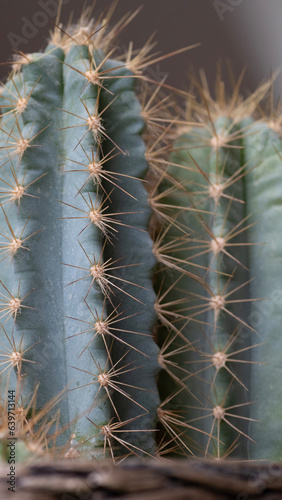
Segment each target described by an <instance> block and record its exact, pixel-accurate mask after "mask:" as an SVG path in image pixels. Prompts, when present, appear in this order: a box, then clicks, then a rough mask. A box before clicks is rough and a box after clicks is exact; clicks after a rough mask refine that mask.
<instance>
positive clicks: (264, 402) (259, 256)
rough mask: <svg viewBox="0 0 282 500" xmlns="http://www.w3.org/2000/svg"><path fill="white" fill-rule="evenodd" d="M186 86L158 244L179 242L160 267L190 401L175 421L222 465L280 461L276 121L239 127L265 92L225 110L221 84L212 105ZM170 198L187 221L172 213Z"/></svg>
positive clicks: (165, 184) (236, 98) (246, 122)
mask: <svg viewBox="0 0 282 500" xmlns="http://www.w3.org/2000/svg"><path fill="white" fill-rule="evenodd" d="M197 86H198V90H199V93H200V97H201V101H202V102H201V105H199V104H198V105H196V107H195V109H194V116H196V117H197V121H198V127H195V126H194V127H191V126H190V127H186V128H185V127H182V129H181V130H179V133H178V137H177V140H176V142H175V144H174V152H173V154H172V157H171V165H170V166H169V168H168V170H167V174H168V176H169V177H170V178H171V179H172V178H173V179H174V183H175V184H176V182H178V184H181V188H182V191H181V190H179V189H178V190H174V191H173V192H171V191H169V183H168V182H167V178H166V180H165V182H163V183H162V187H161V191H162V193H163V195H164V196H165V198H166V203H167V204H169V206H173V205H174V206H175V210H174V214H173V219H174V223H173V224H171V225H170V226H169V227H168V230H167V232H166V244H167V246H168V244H169V241H170V242H171V241H173V242H176V241H177V242H178V243H180V241H181V240H182V243H181V244H178V246H176V245H175V247H174V248H173V251H172V252H171V253H170V258H174V259H175V260H176V259H179V260H178V261H179V267H180V268H181V267H182V268H183V269H182V270H180V274H179V273H178V275H179V278H178V279H179V282H178V285H177V295H175V293H174V290H175V287H174V286H173V283H174V282H175V281H176V279H177V274H176V273H173V274H172V273H171V271H170V272H168V271H167V272H166V275H167V277H166V278H163V287H164V288H165V289H169V287H171V291H170V293H169V296H168V297H167V298H166V300H167V301H168V303H169V304H170V305H169V312H170V314H171V316H172V317H173V313H174V314H175V318H177V319H176V320H175V321H174V323H173V324H174V327H176V324H177V328H178V329H179V330H180V331H181V333H182V334H183V335H184V336H185V338H187V339H188V340H189V341H190V342H193V346H194V348H195V349H194V350H190V351H189V352H188V353H187V357H186V363H187V366H188V367H189V369H190V370H191V374H188V375H187V376H186V384H187V387H188V388H190V389H191V391H192V392H193V395H194V397H196V398H197V400H198V401H194V402H192V403H191V402H190V403H189V407H188V406H187V407H186V409H184V411H185V417H186V420H187V422H188V423H191V424H192V423H194V425H196V423H197V425H198V424H200V423H201V422H202V426H201V428H202V429H203V430H205V431H206V432H207V433H209V436H203V439H202V440H201V441H200V442H201V444H202V447H203V448H204V450H205V453H204V454H205V456H216V457H218V458H220V457H225V456H228V455H229V454H231V453H232V452H233V451H234V450H235V449H236V448H237V451H236V453H237V454H239V456H241V457H245V458H247V457H251V458H254V459H276V460H281V443H280V442H279V440H278V439H277V434H278V432H279V431H278V427H279V423H278V420H277V415H278V413H279V400H280V397H279V394H280V385H279V382H278V380H279V376H278V372H277V370H279V365H280V360H281V354H280V351H279V347H278V346H279V339H278V337H279V324H280V315H281V273H280V272H279V264H278V263H279V262H280V260H281V245H280V243H279V239H280V236H279V235H280V230H279V224H280V223H279V221H280V219H281V216H280V218H279V213H280V211H281V206H280V205H281V203H280V201H279V200H280V197H281V195H280V192H281V187H282V185H281V175H280V173H281V146H282V143H281V134H280V121H279V114H278V113H276V114H275V113H272V114H271V116H269V117H268V116H266V115H263V116H262V117H261V118H260V119H258V120H254V119H253V118H250V117H251V116H252V115H253V113H254V111H255V109H254V108H255V107H256V106H257V104H258V102H259V101H260V100H261V99H262V98H263V96H264V95H265V92H266V89H267V85H263V86H262V87H260V88H259V89H258V91H257V92H256V93H255V94H254V95H252V96H251V98H249V99H247V100H246V101H244V102H242V101H241V100H240V97H239V96H238V88H237V87H236V88H235V90H234V94H233V96H232V97H231V99H230V101H229V102H226V101H225V97H224V89H223V83H222V82H219V86H218V88H217V91H218V95H219V96H220V98H221V99H220V100H217V101H214V100H213V99H212V97H211V96H210V94H209V91H208V89H207V87H205V85H204V82H203V86H202V85H200V84H199V83H197ZM183 188H184V189H183ZM180 199H181V205H186V207H190V208H191V209H193V211H192V212H190V213H189V212H187V211H185V212H183V210H182V209H180V210H179V209H178V208H177V204H178V203H179V200H180ZM195 208H196V211H194V210H195ZM274 221H275V223H274ZM176 222H177V223H176ZM183 234H185V236H183ZM163 243H164V242H163ZM189 266H190V267H189ZM191 266H195V267H193V268H192V267H191ZM188 269H189V270H191V269H194V276H191V275H190V274H189V275H188V274H187V270H188ZM276 277H277V280H276ZM175 299H178V302H177V301H176V300H175ZM180 303H181V304H182V305H181V306H180V305H179V304H180ZM184 363H185V361H184ZM263 363H267V365H268V366H265V367H262V366H261V365H262V364H263ZM182 381H183V377H182ZM273 391H274V392H273ZM274 394H275V397H274ZM181 399H182V394H180V395H179V396H177V401H178V404H182V405H183V399H182V402H181ZM193 413H194V417H193V416H192V415H193ZM190 437H191V439H192V438H193V439H194V438H195V433H194V432H192V431H191V433H190Z"/></svg>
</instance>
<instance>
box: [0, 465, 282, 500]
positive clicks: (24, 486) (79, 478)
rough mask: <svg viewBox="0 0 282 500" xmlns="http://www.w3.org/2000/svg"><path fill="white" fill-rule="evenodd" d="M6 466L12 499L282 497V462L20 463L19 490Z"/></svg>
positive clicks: (3, 489) (3, 494)
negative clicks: (11, 485)
mask: <svg viewBox="0 0 282 500" xmlns="http://www.w3.org/2000/svg"><path fill="white" fill-rule="evenodd" d="M7 471H8V469H7V467H3V466H2V467H0V498H1V500H8V499H11V498H14V499H15V500H17V499H20V500H76V499H83V500H106V499H111V498H119V499H120V500H145V499H146V500H148V499H150V500H169V499H172V500H182V499H191V500H194V499H195V500H281V499H282V464H281V465H279V464H254V463H246V462H245V463H232V462H220V463H219V462H208V461H188V460H187V461H186V460H183V461H178V460H175V461H171V462H157V461H151V462H137V461H134V460H133V461H130V460H128V461H127V462H123V463H122V464H120V465H117V466H113V465H112V464H109V463H101V464H93V463H89V462H87V463H79V462H77V463H76V462H71V461H70V462H66V461H65V462H61V463H59V462H58V463H49V464H47V463H46V464H39V463H36V464H31V465H29V466H26V467H21V466H18V467H17V470H16V474H17V486H16V493H12V492H9V491H7V487H8V485H7V483H6V477H7V476H6V474H7Z"/></svg>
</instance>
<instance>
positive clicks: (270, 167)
mask: <svg viewBox="0 0 282 500" xmlns="http://www.w3.org/2000/svg"><path fill="white" fill-rule="evenodd" d="M111 15H112V11H110V12H109V14H108V17H107V18H106V19H103V17H100V18H99V19H98V20H96V21H93V20H91V19H90V17H89V15H88V13H87V12H86V13H84V14H83V16H82V18H81V20H80V22H79V23H78V24H77V25H76V26H68V28H67V30H66V31H65V30H63V29H62V28H59V27H57V28H56V29H55V31H54V33H53V35H52V36H51V40H50V42H49V44H48V46H47V48H46V49H45V51H44V52H43V53H35V54H28V55H21V56H20V57H18V58H17V59H16V61H15V62H14V65H13V70H12V73H11V75H10V78H9V79H8V81H7V83H6V84H5V85H4V86H3V89H2V92H1V108H2V115H1V130H0V148H1V150H0V160H1V172H0V183H1V187H0V197H1V213H0V228H1V229H0V232H1V242H0V249H1V262H0V285H1V290H0V316H1V322H2V326H1V332H0V345H1V350H0V356H1V358H0V366H1V377H2V387H3V391H2V397H1V401H2V403H1V404H2V413H3V414H4V413H5V415H6V413H7V407H6V406H5V401H7V394H8V393H7V391H8V390H10V391H11V390H12V391H15V394H16V401H15V408H17V414H18V415H20V416H21V417H20V418H21V420H19V422H20V423H19V424H18V427H17V433H18V436H19V437H20V442H21V454H22V456H23V457H25V456H26V455H29V454H30V453H31V454H32V457H33V456H34V453H36V454H37V456H41V455H42V454H44V452H45V451H46V453H50V449H51V450H52V453H56V452H57V451H60V453H61V454H62V455H63V456H65V457H66V458H76V457H79V456H81V457H88V458H91V457H92V458H95V459H96V458H102V457H105V456H107V457H111V458H112V460H113V461H116V459H117V458H118V457H119V458H121V459H123V458H124V457H125V456H129V455H132V454H134V455H138V456H140V457H143V456H146V457H148V456H151V457H152V456H158V457H161V456H165V455H176V454H180V455H184V456H187V455H188V456H193V455H196V456H205V457H211V456H215V457H217V458H221V457H225V456H229V455H231V454H234V455H236V454H237V456H243V457H247V456H249V455H251V456H252V457H253V458H278V459H279V458H280V450H279V446H278V449H276V443H275V435H276V434H277V432H278V431H277V425H278V424H276V421H277V420H276V418H277V417H276V415H277V414H278V411H279V408H278V403H276V401H273V399H272V396H273V390H274V389H272V391H271V392H270V391H269V392H268V385H267V384H265V382H264V380H263V378H264V377H265V373H266V371H263V370H262V367H261V366H260V365H261V363H262V362H268V361H269V357H271V356H272V357H274V358H275V361H274V364H275V365H277V364H279V351H278V349H276V347H275V348H274V349H275V352H274V353H273V352H272V351H273V350H274V349H273V348H272V345H274V343H272V344H271V352H269V351H270V343H265V340H266V339H268V338H269V336H270V337H271V338H272V336H273V338H275V339H276V338H277V335H278V324H279V311H278V314H273V316H272V313H271V318H270V317H268V318H267V323H268V327H267V329H266V326H265V324H263V325H262V326H261V325H258V326H259V328H256V325H254V324H253V323H254V322H253V319H252V318H254V317H255V314H256V311H258V305H257V304H266V303H267V302H263V301H262V302H261V300H262V299H265V298H267V297H269V295H271V293H272V291H273V280H274V275H273V274H274V269H275V270H276V268H277V263H278V262H279V259H280V257H279V241H278V238H279V229H278V228H277V225H275V226H273V227H272V228H271V229H270V228H268V226H267V222H268V221H269V220H270V219H269V217H272V213H273V216H274V214H275V222H276V223H277V222H278V224H279V213H278V212H279V177H278V176H279V173H278V170H279V166H280V160H281V140H280V135H279V130H278V131H277V130H276V129H277V126H278V125H277V124H278V122H279V120H278V119H274V118H273V117H271V120H269V121H268V122H267V120H266V119H264V120H263V119H261V120H256V119H254V118H253V116H254V112H255V111H256V110H257V106H258V104H257V103H258V102H259V101H260V100H261V99H262V98H263V97H264V95H265V93H266V91H267V88H268V85H263V86H262V87H260V88H259V89H258V90H257V91H256V93H255V94H254V95H253V96H252V97H251V98H249V99H247V100H246V101H242V100H241V97H240V96H239V93H238V86H236V87H235V90H234V94H233V96H232V97H231V100H230V102H229V103H227V102H225V101H224V100H223V94H222V82H219V87H220V93H219V94H220V100H216V101H214V100H213V99H212V97H211V96H210V94H209V92H208V89H207V87H206V86H205V85H204V87H203V88H202V87H201V86H199V84H198V83H196V87H198V88H199V89H200V95H201V98H202V103H201V104H199V103H197V102H194V101H193V100H189V106H188V108H189V110H192V111H191V112H192V114H191V117H190V116H188V117H183V118H180V119H172V118H171V115H170V112H169V106H167V104H166V98H164V99H163V98H162V96H161V92H160V91H161V90H162V87H165V85H164V84H163V83H162V84H158V83H157V82H152V79H150V78H149V77H147V76H146V74H144V72H143V69H144V68H146V66H147V65H148V64H152V63H153V62H155V61H157V60H159V59H158V58H157V59H156V58H154V57H153V56H150V55H149V52H150V49H151V46H150V44H149V45H146V46H145V47H144V49H143V50H141V51H140V53H139V54H138V55H137V56H135V55H134V52H133V51H132V46H131V45H130V48H129V51H128V53H127V54H126V56H125V57H121V58H119V59H113V50H112V41H113V39H114V38H115V36H116V34H117V33H118V32H119V31H120V29H122V28H123V27H124V26H125V25H126V24H127V23H128V22H129V20H130V19H131V17H132V16H128V17H126V18H125V19H124V20H122V21H121V22H120V23H119V24H118V25H117V26H116V27H115V28H113V29H112V30H108V27H107V26H106V27H104V25H107V24H108V22H109V19H110V17H111ZM182 50H186V48H185V49H182ZM161 58H162V57H161ZM161 58H160V59H161ZM152 84H153V85H154V87H153V89H152V87H151V85H152ZM170 90H171V89H170ZM140 96H141V97H140ZM169 105H172V103H171V102H170V103H169ZM191 120H193V121H194V124H193V125H191ZM172 137H173V138H174V143H173V146H172V145H171V138H172ZM262 151H263V155H262ZM168 155H170V156H169V157H168ZM260 186H263V191H262V189H261V187H260ZM270 189H271V194H270ZM271 220H272V219H271ZM255 223H256V224H255ZM271 231H272V233H273V234H272V233H271V234H268V233H270V232H271ZM262 234H263V236H262ZM264 238H266V239H267V240H270V241H271V242H272V243H271V245H272V246H271V252H273V257H272V258H271V260H270V263H269V267H266V261H267V260H268V259H267V258H266V256H265V257H264V255H265V252H269V245H268V244H267V243H268V242H267V241H266V245H261V243H263V242H264ZM271 252H270V253H271ZM268 255H269V254H268ZM274 292H275V293H276V295H275V298H273V300H276V301H278V300H279V297H278V295H279V293H278V292H279V284H277V290H276V289H275V290H274ZM266 307H267V306H266ZM277 307H278V308H279V304H278V306H277ZM265 310H267V309H265ZM268 328H269V329H268ZM257 333H258V334H259V335H257ZM265 370H268V372H269V375H267V376H269V379H268V380H271V386H272V387H273V388H274V386H275V391H277V393H279V390H280V389H279V386H278V387H277V385H278V384H279V382H278V384H277V380H279V377H277V372H275V371H273V372H272V371H271V370H270V368H265ZM268 372H267V373H268ZM250 379H251V382H250ZM248 389H249V391H248ZM266 392H267V394H265V393H266ZM271 395H272V396H271ZM254 400H260V401H261V402H262V403H260V404H253V401H254ZM278 400H279V399H278ZM265 401H267V411H268V415H267V417H263V415H265V413H264V408H263V405H264V402H265ZM251 403H252V404H251ZM263 418H265V419H266V420H267V421H268V422H267V425H268V428H269V431H268V432H267V433H266V436H267V439H268V441H267V443H266V442H265V439H266V438H264V432H265V426H264V429H263V431H262V426H261V425H260V424H258V423H257V420H258V419H260V420H261V419H263ZM42 419H43V425H41V426H40V420H42ZM249 426H250V429H249ZM1 427H2V432H1V436H2V437H3V439H4V441H3V443H4V444H3V445H2V450H4V451H3V454H4V455H5V442H6V441H5V439H6V437H7V435H6V434H7V427H8V424H7V421H6V417H5V418H3V419H2V421H1ZM44 428H45V429H47V431H46V432H45V431H44ZM3 429H6V430H3ZM253 429H254V430H253ZM30 436H32V438H33V439H32V445H31V444H30ZM257 437H259V439H258V438H257ZM255 440H258V441H259V444H258V445H254V443H253V441H255ZM43 441H44V446H43ZM36 443H37V446H36ZM248 448H249V449H248Z"/></svg>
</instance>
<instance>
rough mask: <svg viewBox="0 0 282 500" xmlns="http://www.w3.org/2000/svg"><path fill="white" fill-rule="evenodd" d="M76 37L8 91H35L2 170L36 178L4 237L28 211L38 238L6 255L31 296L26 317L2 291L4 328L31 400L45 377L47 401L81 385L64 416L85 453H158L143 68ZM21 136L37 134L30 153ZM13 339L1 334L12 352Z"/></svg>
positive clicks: (4, 275) (9, 284)
mask: <svg viewBox="0 0 282 500" xmlns="http://www.w3.org/2000/svg"><path fill="white" fill-rule="evenodd" d="M72 45H73V46H72V47H71V48H70V49H69V50H67V53H66V55H65V53H64V51H63V50H62V49H61V48H58V47H56V46H54V45H49V46H48V47H47V49H46V51H45V53H44V54H33V55H32V57H30V58H31V59H32V60H31V61H30V62H28V63H27V64H24V65H23V71H22V72H21V73H19V74H16V75H15V77H13V78H12V79H11V80H10V81H9V82H8V83H7V85H6V89H4V92H3V94H2V97H3V98H4V99H8V101H9V100H10V101H11V95H12V93H13V94H15V93H16V92H19V93H20V95H22V94H21V92H22V93H23V92H24V93H25V95H27V94H28V93H29V92H30V93H31V94H30V97H29V99H28V102H27V104H26V106H25V107H24V109H23V110H22V112H21V113H19V114H18V115H16V114H15V113H14V112H11V111H13V106H11V109H8V110H5V111H6V112H7V115H5V114H4V116H3V117H2V130H1V137H0V140H1V162H2V164H3V166H2V168H1V174H2V175H3V178H4V179H6V178H10V177H11V173H10V172H11V171H12V169H13V166H14V169H15V171H16V173H17V176H18V177H19V178H20V179H21V176H23V173H24V172H25V171H26V172H25V182H28V183H29V182H33V181H34V184H32V189H29V190H28V192H27V194H31V195H32V196H23V197H22V199H21V200H20V203H15V202H14V201H13V200H9V199H8V203H6V204H4V205H3V207H4V209H3V211H2V213H1V215H0V217H1V227H2V234H3V235H4V237H3V238H5V239H7V238H6V237H5V234H6V233H7V232H8V230H7V227H5V226H7V225H10V226H11V227H12V228H13V230H14V231H15V234H16V230H17V231H18V226H22V225H24V224H25V221H26V220H27V219H28V223H27V225H26V228H25V233H24V236H25V237H26V235H30V234H32V233H36V234H34V235H33V236H32V238H30V240H28V245H27V246H28V249H20V250H19V251H16V252H15V255H11V251H8V252H7V254H5V256H7V258H6V259H4V260H2V262H1V282H2V286H3V290H4V292H5V289H7V290H8V292H5V293H4V292H3V293H4V294H6V295H7V293H11V294H12V295H13V296H14V297H15V296H17V290H18V286H19V283H20V291H19V299H22V297H24V299H23V303H22V304H20V306H21V307H18V309H17V311H16V313H15V312H14V313H12V312H11V310H10V309H8V310H7V303H6V302H5V300H6V301H7V299H4V298H3V299H2V302H1V310H2V311H3V315H4V313H8V314H6V316H5V319H7V317H8V321H6V322H5V325H4V326H5V330H6V331H7V332H8V337H9V338H10V339H11V338H12V337H13V335H14V337H15V343H16V345H17V346H20V347H17V349H18V350H19V351H24V352H26V355H25V356H23V357H24V360H22V361H20V363H18V364H14V366H15V367H16V368H17V369H18V373H20V374H21V375H23V376H24V380H23V387H24V397H25V398H27V397H28V396H29V397H30V396H31V395H32V393H33V392H34V391H35V387H36V385H37V384H38V382H40V390H39V391H38V398H37V407H38V408H42V407H43V406H44V404H45V403H46V401H49V400H51V399H52V398H53V397H54V396H55V395H56V394H58V393H60V392H61V391H62V390H63V389H64V388H66V387H67V388H68V389H69V390H68V393H67V398H63V400H62V402H61V404H60V425H61V427H64V426H70V428H69V430H68V436H69V439H70V435H72V439H71V443H72V445H73V444H75V446H76V447H77V450H78V453H79V452H80V451H81V448H83V449H84V451H83V452H81V453H83V455H84V456H85V450H86V451H87V450H88V451H89V452H90V453H91V455H92V456H95V457H99V456H101V455H102V454H103V450H104V452H105V449H106V448H108V447H109V446H110V448H111V455H112V457H113V458H114V455H116V454H117V455H118V453H121V454H124V453H126V454H128V453H129V454H132V453H137V454H141V455H142V454H144V453H145V454H149V455H151V454H153V453H154V452H155V449H156V444H155V437H154V434H155V429H156V418H157V417H156V415H157V406H158V403H159V398H158V391H157V386H156V377H157V373H158V371H159V367H158V363H157V355H158V347H157V345H156V344H155V342H154V340H153V339H152V330H153V326H154V322H155V312H154V301H155V292H154V290H153V285H152V275H153V268H154V266H155V263H156V261H155V257H154V255H153V252H152V240H151V238H150V237H149V234H148V226H149V222H150V217H151V209H150V207H149V203H148V195H147V191H146V189H145V187H144V185H143V181H142V180H143V179H144V177H145V176H146V173H147V171H148V163H147V160H146V158H145V154H146V146H145V143H144V141H143V139H142V137H141V135H142V133H143V131H144V127H145V124H144V120H143V118H142V117H141V105H140V103H139V101H138V99H137V97H136V94H135V82H136V78H135V77H134V75H133V73H132V72H131V71H130V70H128V69H126V67H125V65H124V64H123V63H120V62H118V61H114V60H111V59H109V58H108V57H105V54H104V53H103V51H101V50H99V51H97V50H96V49H95V50H94V52H93V47H92V46H91V47H89V46H87V45H79V44H75V43H73V44H72ZM97 66H99V67H100V66H101V70H100V72H101V73H103V72H104V71H105V73H106V74H107V79H105V80H104V79H103V78H101V79H100V80H99V79H98V82H97V83H92V81H90V80H89V79H88V78H87V76H86V75H85V74H86V72H87V71H89V68H91V71H92V72H93V73H94V71H95V68H96V67H97ZM119 68H120V69H119ZM98 78H99V74H98ZM18 82H19V83H20V85H19V83H18ZM21 136H22V137H23V138H25V137H27V138H28V140H30V139H31V138H33V137H34V139H33V140H31V141H30V144H28V146H29V147H27V148H23V150H22V151H21V152H20V154H18V150H17V149H16V148H17V145H14V142H15V141H18V140H20V138H21ZM100 161H101V163H99V162H100ZM103 162H104V163H103ZM91 165H92V167H91ZM101 165H102V167H103V168H102V167H101ZM97 166H98V167H97ZM90 167H91V168H92V170H91V168H90ZM95 168H98V169H100V171H95V172H96V173H95V172H94V173H93V169H95ZM101 168H102V171H101ZM45 174H47V175H45ZM4 210H5V211H4ZM14 228H17V229H14ZM4 231H5V233H4ZM16 236H17V234H16ZM5 239H4V244H3V245H2V248H3V251H4V250H6V249H5V246H6V247H7V244H6V243H5ZM11 257H12V258H11ZM103 266H104V267H103ZM103 273H105V274H103ZM1 292H2V291H1ZM12 295H11V296H12ZM1 297H2V296H1ZM8 299H9V297H8ZM18 305H19V304H18ZM137 305H138V307H137ZM3 317H4V316H3ZM108 320H109V323H107V321H108ZM7 342H8V339H7V338H6V335H5V334H4V332H3V334H1V345H4V346H6V349H8V347H9V346H7ZM10 365H12V362H10ZM9 368H10V367H9ZM107 377H108V378H107ZM109 377H111V379H110V382H111V384H112V385H110V384H109ZM10 383H11V381H10ZM14 383H15V381H14ZM50 418H51V417H50ZM137 429H141V432H140V434H141V438H140V437H138V436H137V434H138V433H139V432H138V433H137ZM115 430H117V432H118V433H117V434H116V436H118V438H117V439H118V442H117V441H116V440H115V439H116V438H115V437H113V436H112V435H111V433H112V434H114V431H115ZM121 430H122V433H121ZM64 439H65V441H66V437H65V438H64ZM117 445H119V448H120V450H121V451H116V450H115V452H113V448H112V446H114V447H115V448H116V447H117ZM120 445H121V446H120Z"/></svg>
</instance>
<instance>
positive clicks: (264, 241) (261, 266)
mask: <svg viewBox="0 0 282 500" xmlns="http://www.w3.org/2000/svg"><path fill="white" fill-rule="evenodd" d="M281 152H282V144H281V136H280V134H279V132H277V131H276V130H273V129H271V128H270V126H269V124H268V123H266V122H264V121H263V122H259V123H254V124H252V125H251V126H250V133H249V134H248V135H247V136H246V138H245V158H246V161H247V162H248V168H249V169H252V170H251V172H250V173H249V174H248V175H247V177H246V179H247V183H246V193H247V210H248V212H249V213H253V214H255V215H254V219H255V221H256V224H254V225H253V226H252V227H251V228H250V230H249V231H250V233H251V238H252V239H253V241H256V242H257V243H259V245H256V246H252V247H250V249H251V251H250V263H251V264H250V275H251V278H253V281H252V282H251V285H250V288H251V294H252V296H253V297H255V298H259V297H260V296H263V297H265V298H266V299H267V300H265V301H263V302H262V303H253V305H252V308H251V311H250V317H251V319H252V321H253V326H254V328H255V329H256V331H257V334H258V339H259V342H261V343H262V345H260V346H259V347H258V348H257V349H255V350H254V351H253V353H252V360H253V361H254V362H259V361H261V360H263V361H265V362H266V366H264V367H263V368H262V367H261V366H260V365H259V364H255V365H254V367H253V369H252V372H251V381H250V385H251V400H252V401H255V402H256V403H255V404H254V405H252V409H251V417H252V418H253V419H255V420H257V421H258V422H251V423H250V433H252V435H253V436H254V439H255V441H256V444H255V445H254V444H252V443H251V446H250V457H251V458H253V459H256V460H261V459H266V460H277V461H281V458H282V450H281V441H280V437H279V436H280V434H281V433H280V425H281V418H280V401H281V384H280V382H279V380H280V376H279V373H280V366H281V350H280V347H279V346H280V342H281V341H280V337H281V319H282V318H281V314H282V311H281V291H282V289H281V270H280V269H281V265H280V264H281V253H282V249H281V189H282V183H281ZM254 167H255V168H254Z"/></svg>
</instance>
